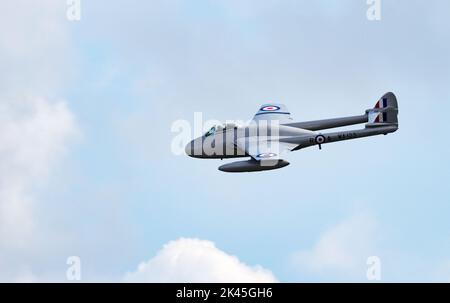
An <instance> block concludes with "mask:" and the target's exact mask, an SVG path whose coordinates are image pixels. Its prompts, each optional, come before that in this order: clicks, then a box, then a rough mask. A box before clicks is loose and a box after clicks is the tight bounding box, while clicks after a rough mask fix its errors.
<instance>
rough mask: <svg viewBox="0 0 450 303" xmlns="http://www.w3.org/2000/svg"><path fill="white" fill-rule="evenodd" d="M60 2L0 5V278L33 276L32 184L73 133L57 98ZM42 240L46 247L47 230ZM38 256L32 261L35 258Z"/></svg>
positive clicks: (63, 73) (61, 71)
mask: <svg viewBox="0 0 450 303" xmlns="http://www.w3.org/2000/svg"><path fill="white" fill-rule="evenodd" d="M65 8H66V4H65V1H53V0H43V1H39V2H33V1H26V0H18V1H14V2H12V1H10V2H5V3H2V5H1V10H0V53H2V56H1V58H0V66H2V68H1V70H0V142H1V144H0V268H1V271H0V280H6V281H12V280H14V279H15V278H14V277H17V279H18V280H27V281H30V280H35V277H34V275H33V273H32V270H33V265H34V263H33V258H35V257H36V256H35V255H33V252H34V250H35V249H36V242H37V237H38V235H39V233H40V232H41V230H40V229H39V227H40V226H39V225H40V224H39V221H40V220H45V218H37V215H36V214H37V209H38V208H39V207H40V205H41V204H42V203H41V202H44V201H38V199H37V197H36V189H37V188H38V187H39V186H40V185H42V184H45V180H46V179H47V177H48V176H49V174H50V173H51V171H52V169H53V168H55V166H56V165H57V163H58V160H59V159H61V157H62V156H63V155H64V152H65V150H66V148H67V146H68V143H69V141H70V140H71V138H73V136H74V135H75V134H76V133H77V125H76V122H75V117H74V115H73V113H72V112H71V111H70V109H69V107H68V105H67V103H66V102H65V101H63V100H60V99H61V98H60V97H58V96H59V94H60V92H61V90H62V88H63V86H64V85H63V84H64V83H65V81H67V80H68V78H67V77H68V74H70V72H68V71H70V70H71V69H70V68H68V66H69V64H70V61H69V60H68V59H67V56H68V54H69V52H68V50H69V49H70V47H69V43H68V37H69V34H68V30H67V25H66V24H68V22H67V20H65ZM42 238H43V239H45V241H43V243H40V244H39V245H40V246H43V247H48V246H50V244H51V243H52V235H49V234H45V236H44V237H42ZM34 261H35V260H34Z"/></svg>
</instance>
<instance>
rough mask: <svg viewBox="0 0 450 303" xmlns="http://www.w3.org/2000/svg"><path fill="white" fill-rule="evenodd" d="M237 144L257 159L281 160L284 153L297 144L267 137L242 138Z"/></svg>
mask: <svg viewBox="0 0 450 303" xmlns="http://www.w3.org/2000/svg"><path fill="white" fill-rule="evenodd" d="M236 146H237V147H238V148H239V149H240V150H242V151H244V152H245V153H246V154H247V155H249V156H250V157H252V158H253V159H254V160H256V161H276V162H277V161H279V160H282V157H281V156H282V155H283V154H286V153H287V152H290V151H291V150H293V149H294V148H295V147H296V146H297V145H296V144H290V143H285V142H279V141H278V140H276V141H271V140H268V139H265V138H258V137H250V138H240V139H238V140H237V141H236Z"/></svg>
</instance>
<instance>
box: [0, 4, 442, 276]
mask: <svg viewBox="0 0 450 303" xmlns="http://www.w3.org/2000/svg"><path fill="white" fill-rule="evenodd" d="M261 2H262V1H225V0H223V1H222V0H217V1H212V0H211V1H195V2H193V1H182V0H178V1H175V0H174V1H145V2H143V1H106V0H103V1H102V0H97V1H81V3H82V18H81V20H80V21H79V22H69V21H67V20H66V19H65V17H66V16H65V10H66V5H65V1H61V3H60V2H58V1H44V2H43V4H42V5H41V6H40V7H37V4H34V3H33V4H32V3H30V2H27V1H25V0H24V1H22V5H19V6H17V7H14V5H6V8H5V9H4V10H2V12H1V13H0V14H5V16H7V15H9V16H11V15H12V16H13V17H11V18H10V19H11V20H9V19H8V18H6V21H3V22H5V24H6V22H11V24H12V25H11V24H9V25H10V27H11V28H13V29H14V31H15V32H16V36H15V37H16V38H17V39H11V38H10V37H7V36H6V34H5V36H4V37H5V38H4V39H2V40H0V42H2V43H1V44H0V50H3V52H4V53H5V54H6V56H5V57H6V59H4V60H2V61H4V62H2V64H3V65H4V66H5V69H3V70H4V72H0V76H1V78H2V79H9V80H8V81H9V82H6V84H4V85H2V86H1V87H5V88H7V89H6V92H4V93H2V94H1V95H0V100H3V101H0V102H3V103H4V104H5V105H2V108H1V110H2V111H1V113H2V114H4V115H7V116H11V113H14V115H13V117H14V118H12V120H11V123H10V124H11V125H13V126H14V127H15V128H14V129H18V136H20V137H21V138H24V139H23V140H22V141H24V143H23V144H16V143H15V141H13V140H12V141H11V143H10V144H11V147H10V149H8V150H10V153H4V155H5V156H4V157H3V158H2V159H1V160H0V161H1V162H2V167H1V170H2V171H1V179H0V180H2V185H1V186H2V192H7V193H6V194H0V198H1V199H2V200H3V201H2V202H1V204H0V206H2V209H5V210H4V211H3V214H4V215H5V216H9V215H8V211H11V213H12V214H16V213H17V212H16V211H15V210H16V209H20V210H21V212H20V214H21V216H22V217H19V218H24V220H25V219H27V218H28V219H30V220H31V219H32V221H33V222H36V223H35V224H36V226H37V227H38V228H33V229H31V228H30V230H32V231H30V230H28V231H27V230H25V231H23V230H21V229H20V230H19V227H18V225H22V224H21V223H19V222H20V221H15V222H13V223H11V224H9V225H5V226H1V225H0V228H1V229H0V231H2V230H5V231H6V230H8V231H10V230H12V231H13V232H12V233H9V232H8V233H5V234H4V233H2V232H0V237H3V239H2V240H1V241H0V248H1V249H2V251H3V252H2V253H0V266H2V267H3V269H4V270H3V273H4V274H3V275H0V278H1V279H3V280H22V279H25V280H27V279H29V280H64V279H65V271H66V268H67V265H66V264H65V260H66V258H67V257H68V256H72V255H76V256H80V258H81V260H82V264H83V267H82V268H83V279H86V280H92V281H97V280H106V281H117V280H122V279H124V276H125V273H132V272H136V277H135V278H136V279H138V280H139V279H140V280H146V281H157V280H158V278H157V277H161V276H165V277H166V278H167V280H189V279H192V280H195V279H197V278H198V277H196V276H190V275H189V274H186V275H181V274H180V275H177V274H173V276H171V275H170V274H168V273H167V272H169V271H168V270H167V269H166V267H165V264H166V263H164V262H166V261H167V260H166V259H165V258H166V257H167V256H168V257H167V258H169V259H170V254H171V253H173V251H178V250H181V252H186V251H191V252H192V251H195V252H198V251H202V252H203V250H201V249H200V248H204V247H209V246H208V245H206V246H202V245H203V244H205V243H206V242H201V243H203V244H202V245H200V248H199V247H198V246H196V245H198V243H199V242H200V240H192V241H191V242H189V241H188V242H183V241H182V240H177V239H180V238H190V239H202V240H204V241H210V242H213V243H214V244H215V246H216V247H217V249H216V250H211V249H209V248H208V249H207V250H205V251H207V252H203V253H204V254H205V255H207V256H209V255H208V254H210V253H211V251H212V254H214V256H216V254H219V253H220V254H219V255H220V256H221V257H220V258H219V257H217V259H216V258H211V260H219V261H220V260H222V259H221V258H222V257H223V258H225V257H227V258H228V257H229V255H234V256H236V257H237V258H238V259H239V262H240V263H239V264H238V265H236V266H237V267H239V268H238V269H236V272H239V273H241V272H243V271H241V270H243V269H242V268H243V267H244V268H245V270H247V267H248V266H250V267H251V266H256V265H260V266H262V267H263V268H264V269H265V270H267V271H270V272H271V273H268V272H266V271H264V272H260V271H259V269H255V268H254V267H251V269H250V271H251V272H250V273H249V276H245V277H246V278H248V277H250V278H249V279H251V277H253V278H254V277H256V276H258V277H263V278H262V279H266V280H265V281H267V279H269V280H270V279H276V280H278V281H282V282H309V281H362V282H364V281H367V279H366V270H367V265H366V259H367V257H369V256H373V255H375V256H379V257H380V260H381V265H382V280H383V281H448V280H449V279H450V223H449V220H448V214H449V213H450V206H449V203H448V202H450V201H449V197H450V192H449V188H448V186H447V180H448V179H449V160H448V157H447V155H448V153H449V145H448V143H447V140H446V137H447V133H448V131H449V127H448V125H447V123H446V122H445V121H446V119H447V113H448V111H449V109H450V108H449V107H450V106H449V103H448V102H447V101H448V100H449V97H450V92H449V91H448V83H450V56H449V53H450V44H449V43H448V41H450V39H449V38H450V21H449V20H448V18H447V16H448V13H447V12H448V11H449V9H450V4H449V3H448V2H447V1H444V0H442V1H438V0H434V1H428V2H426V3H425V2H423V1H406V0H403V1H399V0H397V1H392V0H382V11H381V17H382V18H381V20H380V21H368V20H367V18H366V11H367V9H368V6H367V4H366V1H359V0H352V1H350V0H347V1H339V4H338V3H337V1H331V0H328V1H327V0H323V1H264V3H261ZM14 16H16V17H17V18H14ZM0 25H1V24H0ZM36 28H37V33H39V34H40V35H41V37H43V38H41V39H36V36H35V35H37V34H36V33H35V31H33V30H36ZM3 31H4V30H2V33H3ZM30 48H31V49H34V50H35V51H34V52H32V51H29V49H30ZM7 72H8V73H9V74H7ZM19 79H24V80H22V81H20V80H19ZM24 85H26V88H24V87H23V86H24ZM387 91H393V92H395V93H396V95H397V97H398V100H399V107H400V115H399V120H400V129H399V131H398V132H396V133H395V134H392V135H389V136H386V137H384V136H382V137H372V138H366V139H361V140H355V141H348V142H345V143H337V144H330V145H326V146H324V149H323V150H322V151H318V150H317V149H315V148H311V149H306V150H302V151H298V152H295V153H292V154H290V155H289V158H288V160H289V161H290V162H291V165H290V166H288V167H286V168H284V169H281V170H276V171H271V172H264V173H256V174H239V175H234V174H224V173H222V172H220V171H218V170H217V167H218V166H219V165H221V164H222V162H221V161H215V160H213V161H201V160H196V159H191V158H188V157H186V156H175V155H173V154H172V153H171V149H170V146H171V141H172V140H173V138H174V136H175V135H176V134H174V133H172V132H171V125H172V123H173V122H174V121H176V120H178V119H184V120H189V121H192V122H193V117H194V112H203V115H204V117H205V119H218V120H222V121H225V120H227V119H241V120H247V119H249V118H251V117H252V116H253V114H254V113H255V112H256V110H257V108H258V106H259V105H260V104H263V103H265V102H266V101H267V100H276V101H277V102H281V103H284V104H286V105H287V106H288V108H289V109H290V111H291V112H292V114H293V118H294V119H295V120H299V121H300V120H311V119H321V118H328V117H339V116H345V115H356V114H360V113H362V112H363V111H364V110H365V109H367V108H369V107H372V106H373V105H374V104H375V102H376V101H377V100H378V98H379V97H381V95H382V94H384V93H385V92H387ZM22 95H26V96H31V97H29V98H31V100H36V99H39V98H43V99H44V100H46V101H45V102H44V104H45V106H47V107H48V108H49V110H48V111H43V113H48V115H49V117H50V118H49V119H46V120H45V121H56V122H55V123H49V125H45V128H43V129H42V131H39V132H38V134H41V135H42V138H41V137H40V136H38V137H37V139H36V140H40V141H37V143H36V142H35V141H33V140H32V139H33V138H35V137H36V136H35V135H33V134H32V135H29V136H21V132H24V131H25V130H27V129H28V128H26V127H25V126H26V125H28V124H27V123H25V122H26V121H27V120H24V119H26V117H28V116H26V115H25V114H24V110H23V109H22V108H23V107H25V108H26V107H27V106H28V107H30V108H32V109H33V110H35V112H34V113H35V114H34V115H35V116H39V115H40V113H41V111H42V110H41V109H40V108H42V107H39V106H36V105H35V104H38V103H36V101H30V102H25V103H23V101H22V99H23V98H24V97H23V96H22ZM11 96H14V97H11ZM27 98H28V97H27ZM11 100H12V101H11ZM14 100H18V101H14ZM62 100H63V101H62ZM17 104H19V105H17ZM58 106H60V107H58ZM58 108H59V110H58ZM44 117H45V116H44ZM58 117H61V118H60V119H59V118H58ZM57 118H58V119H57ZM35 120H36V119H35ZM35 120H32V121H35ZM21 121H25V122H23V123H22V122H21ZM10 124H8V125H6V124H4V125H2V126H1V127H2V128H1V132H0V134H2V136H3V134H7V133H8V130H9V129H10V128H8V127H10ZM39 125H41V124H39ZM36 129H38V130H39V128H36ZM49 129H50V130H60V129H62V130H64V131H60V132H57V131H54V132H50V131H49ZM50 133H51V134H54V135H52V136H50V135H49V136H46V134H50ZM27 134H28V133H27ZM2 138H3V137H2ZM27 138H29V141H30V142H31V141H33V142H35V143H29V141H27V140H28V139H27ZM25 139H27V140H25ZM8 142H9V141H8ZM47 142H56V143H51V144H50V143H48V144H47V145H46V143H47ZM27 144H28V145H27ZM8 146H9V145H8ZM23 146H25V147H23ZM36 146H45V147H47V148H46V149H43V152H42V153H40V154H38V155H37V156H36V155H34V153H37V152H35V151H36V150H39V149H37V148H36ZM21 148H25V149H26V150H27V151H29V150H31V151H34V152H33V153H31V152H29V153H26V155H27V157H29V158H24V157H21V158H20V159H19V160H20V161H19V160H17V159H16V156H15V155H17V154H18V151H22V149H21ZM44 152H45V153H44ZM30 154H31V156H30ZM42 155H45V157H44V156H42ZM23 159H29V160H26V161H25V160H23ZM54 159H58V160H54ZM13 160H14V161H13ZM16 160H17V161H16ZM36 162H38V163H42V167H41V166H38V167H36V168H35V169H33V170H29V169H23V168H24V167H29V163H36ZM9 163H13V164H11V165H9ZM17 163H19V164H17ZM14 165H15V166H14ZM10 166H11V167H10ZM47 166H48V168H47ZM33 167H34V166H33ZM16 168H20V169H16ZM11 171H17V172H18V173H17V177H15V178H14V180H17V182H16V181H14V182H16V183H12V182H13V181H10V180H11V179H12V178H11V174H12V173H11ZM19 173H20V174H19ZM14 176H15V175H14ZM6 180H8V181H6ZM16 185H17V188H18V189H17V192H16V193H15V194H14V195H13V194H11V193H8V191H7V190H6V189H9V188H13V187H14V186H16ZM14 188H15V187H14ZM14 197H19V198H14ZM13 198H14V199H13ZM13 200H14V201H13ZM24 201H30V202H26V203H25V202H24ZM13 203H17V205H19V206H17V208H13V207H12V206H11V205H13ZM14 205H15V204H14ZM11 209H12V210H11ZM30 209H31V210H30ZM13 211H14V212H13ZM25 214H26V216H25ZM24 216H25V217H24ZM16 229H17V232H16ZM6 234H12V235H14V238H15V239H19V240H21V241H20V243H19V244H17V245H12V244H10V242H9V239H7V236H6ZM30 239H32V240H30ZM22 240H23V241H22ZM170 241H174V242H170ZM177 241H178V242H177ZM180 241H181V242H180ZM196 241H197V242H196ZM167 243H172V244H169V245H166V246H164V245H165V244H167ZM180 243H181V244H180ZM208 243H209V242H208ZM192 246H193V247H192ZM163 247H165V248H163ZM197 249H198V250H197ZM178 253H179V251H178ZM192 254H193V255H194V257H192V258H191V255H189V254H187V257H186V258H187V259H186V260H184V259H183V260H184V261H183V262H184V263H183V264H181V265H180V266H181V268H175V272H178V273H181V272H191V271H195V270H197V269H198V270H200V268H201V270H200V272H203V271H204V272H205V277H206V278H205V279H209V280H211V281H216V280H217V277H215V276H214V275H211V274H210V272H211V270H210V268H209V267H207V266H201V265H199V264H197V263H195V260H193V259H195V256H197V255H195V253H192ZM155 256H156V257H155ZM149 260H150V261H149ZM227 260H228V259H227ZM146 261H149V262H148V263H147V266H144V267H143V271H144V274H142V273H141V274H142V275H139V270H137V266H138V264H140V263H141V262H146ZM219 261H217V262H219ZM214 262H216V261H211V264H210V266H216V265H215V263H214ZM217 262H216V263H217ZM224 262H225V261H224ZM188 263H189V264H191V265H192V267H184V266H187V265H186V264H188ZM219 263H220V262H219ZM225 263H226V262H225ZM155 264H156V265H155ZM208 264H209V263H208ZM233 264H234V263H233ZM237 267H236V268H237ZM155 268H157V269H158V270H156V269H155ZM233 268H234V267H233V266H230V269H229V271H227V270H226V269H221V270H223V271H226V272H225V273H223V275H222V276H223V277H231V278H230V279H231V280H233V279H237V280H239V277H242V276H240V274H238V273H235V272H233ZM202 270H203V271H202ZM155 272H157V273H159V274H155ZM245 272H246V273H247V271H245ZM155 277H156V278H155ZM255 279H256V278H255Z"/></svg>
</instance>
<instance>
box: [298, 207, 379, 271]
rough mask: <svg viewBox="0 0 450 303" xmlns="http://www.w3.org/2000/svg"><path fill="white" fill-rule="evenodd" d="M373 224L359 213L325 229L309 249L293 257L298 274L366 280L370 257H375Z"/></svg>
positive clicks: (369, 217) (370, 219)
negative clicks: (367, 263) (367, 262)
mask: <svg viewBox="0 0 450 303" xmlns="http://www.w3.org/2000/svg"><path fill="white" fill-rule="evenodd" d="M375 230H376V222H375V220H374V219H373V218H372V216H370V215H367V214H358V215H355V216H353V217H351V218H349V219H347V220H344V221H342V222H340V223H338V224H337V225H335V226H333V227H331V228H330V229H328V230H326V231H325V232H324V233H323V234H322V235H321V236H320V238H319V240H318V241H317V243H316V244H315V245H314V247H313V248H312V249H310V250H302V251H299V252H297V253H295V254H294V256H293V263H294V264H295V266H296V267H297V269H298V271H299V272H300V273H312V274H313V275H317V276H322V275H323V276H327V277H333V278H336V277H344V278H361V279H365V277H366V270H367V265H366V261H367V258H368V257H369V256H373V255H377V250H376V233H375Z"/></svg>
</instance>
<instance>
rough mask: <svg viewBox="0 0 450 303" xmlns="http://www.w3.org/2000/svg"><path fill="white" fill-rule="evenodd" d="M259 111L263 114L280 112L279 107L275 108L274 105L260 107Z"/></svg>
mask: <svg viewBox="0 0 450 303" xmlns="http://www.w3.org/2000/svg"><path fill="white" fill-rule="evenodd" d="M261 110H262V111H263V112H274V111H277V110H280V107H278V106H275V105H269V106H264V107H262V108H261Z"/></svg>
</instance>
